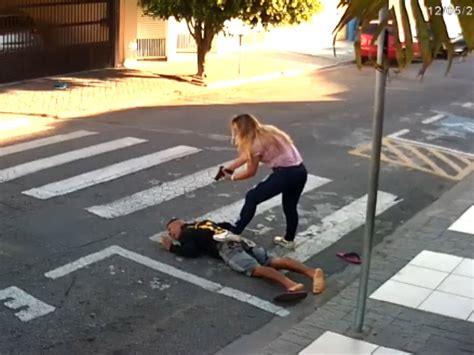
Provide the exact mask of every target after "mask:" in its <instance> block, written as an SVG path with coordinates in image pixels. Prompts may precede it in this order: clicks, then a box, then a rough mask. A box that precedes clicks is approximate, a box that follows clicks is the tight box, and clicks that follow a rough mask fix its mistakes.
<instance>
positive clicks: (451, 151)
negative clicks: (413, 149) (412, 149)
mask: <svg viewBox="0 0 474 355" xmlns="http://www.w3.org/2000/svg"><path fill="white" fill-rule="evenodd" d="M407 131H408V130H407ZM388 137H389V138H395V140H398V141H399V142H405V143H410V144H413V145H417V146H420V147H424V148H431V149H438V150H442V151H445V152H448V153H451V154H453V155H457V154H460V155H461V156H467V157H469V158H472V159H474V154H471V153H468V152H462V151H460V150H456V149H452V148H445V147H442V146H439V145H434V144H429V143H424V142H418V141H414V140H412V139H406V138H400V137H391V136H388Z"/></svg>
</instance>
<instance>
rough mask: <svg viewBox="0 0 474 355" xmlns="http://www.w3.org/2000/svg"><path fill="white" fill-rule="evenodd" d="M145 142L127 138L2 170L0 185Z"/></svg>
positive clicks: (0, 172)
mask: <svg viewBox="0 0 474 355" xmlns="http://www.w3.org/2000/svg"><path fill="white" fill-rule="evenodd" d="M144 142H146V140H145V139H139V138H133V137H127V138H121V139H117V140H113V141H110V142H106V143H101V144H97V145H92V146H89V147H86V148H82V149H77V150H73V151H70V152H66V153H62V154H58V155H54V156H51V157H48V158H43V159H38V160H34V161H31V162H28V163H24V164H21V165H17V166H13V167H11V168H7V169H3V170H0V183H3V182H7V181H11V180H14V179H17V178H19V177H22V176H25V175H28V174H32V173H36V172H38V171H41V170H45V169H48V168H52V167H55V166H59V165H62V164H66V163H70V162H73V161H76V160H80V159H84V158H89V157H92V156H95V155H99V154H103V153H107V152H111V151H114V150H117V149H121V148H125V147H130V146H132V145H135V144H140V143H144Z"/></svg>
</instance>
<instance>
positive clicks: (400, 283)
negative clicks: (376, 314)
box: [370, 250, 474, 322]
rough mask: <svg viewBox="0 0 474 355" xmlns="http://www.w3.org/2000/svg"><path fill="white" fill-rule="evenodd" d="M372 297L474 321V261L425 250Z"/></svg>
mask: <svg viewBox="0 0 474 355" xmlns="http://www.w3.org/2000/svg"><path fill="white" fill-rule="evenodd" d="M370 298H372V299H376V300H379V301H385V302H390V303H395V304H398V305H402V306H406V307H409V308H415V309H418V310H421V311H427V312H431V313H436V314H441V315H444V316H448V317H452V318H458V319H462V320H468V321H471V322H474V315H473V311H474V260H473V259H469V258H460V257H458V256H454V255H450V254H443V253H435V252H431V251H428V250H423V251H422V252H421V253H419V254H418V255H417V256H416V257H415V258H414V259H412V260H411V261H410V262H409V263H408V264H407V265H406V266H405V267H404V268H402V269H401V270H400V271H399V272H398V273H397V274H395V275H394V276H393V277H392V278H390V279H389V280H388V281H387V282H385V283H384V284H383V285H382V286H381V287H380V288H378V289H377V290H376V291H375V292H374V293H373V294H372V295H371V296H370Z"/></svg>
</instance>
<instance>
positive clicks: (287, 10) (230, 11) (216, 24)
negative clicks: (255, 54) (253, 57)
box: [139, 0, 319, 76]
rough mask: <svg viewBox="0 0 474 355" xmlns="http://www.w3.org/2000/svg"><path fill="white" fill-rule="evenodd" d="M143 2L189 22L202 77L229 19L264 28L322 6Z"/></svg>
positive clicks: (289, 0)
mask: <svg viewBox="0 0 474 355" xmlns="http://www.w3.org/2000/svg"><path fill="white" fill-rule="evenodd" d="M139 4H140V6H141V7H142V8H143V9H144V13H145V14H146V15H148V16H152V17H156V18H161V19H167V18H169V17H174V18H176V20H178V21H181V20H184V21H186V23H187V25H188V29H189V32H190V34H191V35H192V36H193V38H194V40H195V41H196V45H197V49H198V53H197V59H198V73H197V75H198V76H202V75H203V74H204V61H205V56H206V54H207V53H208V52H209V51H210V50H211V45H212V40H213V39H214V37H215V35H216V34H217V33H219V32H220V31H221V30H223V29H224V27H225V23H226V21H228V20H232V19H240V20H243V21H244V22H245V23H247V24H249V25H251V26H256V25H258V24H260V25H262V26H263V27H268V26H270V25H279V24H296V23H301V22H303V21H306V20H308V19H310V18H311V17H312V16H313V15H314V14H315V13H316V12H317V10H318V9H319V0H139Z"/></svg>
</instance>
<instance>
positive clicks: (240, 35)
mask: <svg viewBox="0 0 474 355" xmlns="http://www.w3.org/2000/svg"><path fill="white" fill-rule="evenodd" d="M242 36H243V35H242V34H239V69H238V74H239V75H240V60H241V55H242Z"/></svg>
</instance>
